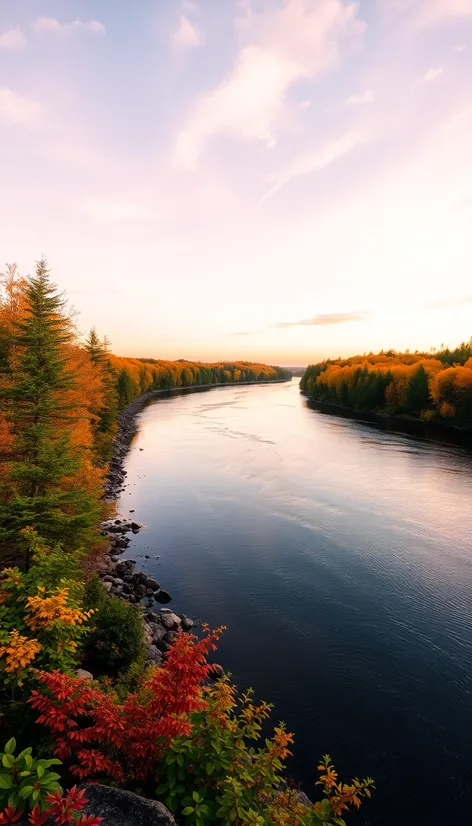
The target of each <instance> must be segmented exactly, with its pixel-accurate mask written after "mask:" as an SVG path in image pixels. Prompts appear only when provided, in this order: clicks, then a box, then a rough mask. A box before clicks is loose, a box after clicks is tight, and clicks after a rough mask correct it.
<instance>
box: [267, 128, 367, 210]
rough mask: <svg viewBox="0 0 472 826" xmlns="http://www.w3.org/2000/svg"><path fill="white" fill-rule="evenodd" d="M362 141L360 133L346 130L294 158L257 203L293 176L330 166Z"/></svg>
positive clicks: (270, 195) (273, 192) (273, 193)
mask: <svg viewBox="0 0 472 826" xmlns="http://www.w3.org/2000/svg"><path fill="white" fill-rule="evenodd" d="M363 141H364V138H363V137H362V135H361V134H360V133H356V132H348V133H347V134H346V135H343V137H342V138H339V139H338V140H335V141H331V142H330V143H328V144H326V146H323V147H322V148H321V149H317V150H316V151H315V152H312V153H311V154H309V155H303V156H302V157H300V158H296V159H295V160H294V161H292V163H290V164H289V165H288V166H287V167H286V168H285V169H284V170H283V171H281V172H280V173H279V174H278V175H277V177H276V180H275V183H274V184H273V186H271V188H270V189H269V190H268V191H267V192H266V193H265V195H263V197H262V198H261V200H260V201H259V205H261V204H263V203H264V201H267V200H268V198H271V197H272V196H273V195H275V193H276V192H278V191H279V189H282V187H283V186H285V185H286V184H288V182H289V181H291V180H292V179H293V178H299V177H301V176H302V175H309V174H310V173H312V172H317V171H319V170H321V169H325V168H326V167H328V166H331V164H332V163H334V162H335V161H337V160H339V159H340V158H342V157H343V156H344V155H347V154H348V153H349V152H351V151H352V150H353V149H355V148H356V146H359V144H361V143H363Z"/></svg>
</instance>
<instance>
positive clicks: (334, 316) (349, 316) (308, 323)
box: [275, 313, 369, 327]
mask: <svg viewBox="0 0 472 826" xmlns="http://www.w3.org/2000/svg"><path fill="white" fill-rule="evenodd" d="M368 315H369V313H324V314H322V315H315V316H314V317H313V318H303V319H302V320H301V321H279V323H278V324H276V325H275V326H276V327H324V326H326V325H329V324H345V323H346V322H347V321H363V320H364V319H365V318H366V317H367V316H368Z"/></svg>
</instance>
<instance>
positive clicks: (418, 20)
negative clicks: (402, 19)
mask: <svg viewBox="0 0 472 826" xmlns="http://www.w3.org/2000/svg"><path fill="white" fill-rule="evenodd" d="M386 5H387V6H388V7H389V8H390V9H391V10H393V11H394V12H399V13H400V14H406V15H407V16H408V17H409V19H410V21H411V23H412V24H413V26H415V27H419V26H430V25H434V24H436V23H439V22H440V21H442V20H444V19H447V18H457V19H460V18H468V17H472V0H386Z"/></svg>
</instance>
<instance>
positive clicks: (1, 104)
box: [0, 88, 43, 125]
mask: <svg viewBox="0 0 472 826" xmlns="http://www.w3.org/2000/svg"><path fill="white" fill-rule="evenodd" d="M42 110H43V107H42V105H41V104H40V103H38V102H37V101H35V100H31V99H30V98H25V97H23V95H19V94H18V93H17V92H13V91H12V89H6V88H3V89H1V88H0V119H1V120H3V121H5V122H6V123H10V124H13V125H16V124H29V123H33V122H34V121H37V120H38V118H39V117H40V115H41V112H42Z"/></svg>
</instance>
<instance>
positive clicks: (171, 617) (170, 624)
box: [161, 612, 182, 631]
mask: <svg viewBox="0 0 472 826" xmlns="http://www.w3.org/2000/svg"><path fill="white" fill-rule="evenodd" d="M181 622H182V620H181V619H180V617H178V616H177V614H173V613H172V612H170V613H168V614H161V623H162V625H163V626H164V628H167V629H168V630H169V631H172V630H175V629H176V628H178V627H179V626H180V624H181Z"/></svg>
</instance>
